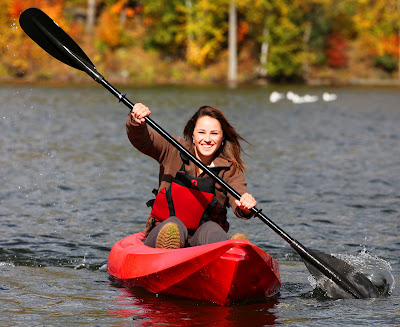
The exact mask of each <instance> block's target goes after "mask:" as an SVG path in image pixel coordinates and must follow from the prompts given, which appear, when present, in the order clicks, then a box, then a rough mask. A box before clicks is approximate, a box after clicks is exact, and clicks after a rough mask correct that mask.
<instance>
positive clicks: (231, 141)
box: [183, 106, 248, 174]
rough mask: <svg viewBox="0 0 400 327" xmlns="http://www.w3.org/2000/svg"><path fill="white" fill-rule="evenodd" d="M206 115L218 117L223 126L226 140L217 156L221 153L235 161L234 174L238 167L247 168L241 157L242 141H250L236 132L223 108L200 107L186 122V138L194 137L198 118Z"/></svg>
mask: <svg viewBox="0 0 400 327" xmlns="http://www.w3.org/2000/svg"><path fill="white" fill-rule="evenodd" d="M204 116H209V117H211V118H215V119H217V120H218V121H219V123H220V124H221V127H222V132H223V137H224V141H223V142H222V144H221V147H220V148H219V149H218V151H217V153H216V154H215V156H216V157H217V156H218V155H220V156H221V157H223V158H225V159H228V160H230V161H231V162H232V163H233V171H232V174H234V172H235V171H236V169H240V170H241V171H244V170H245V169H246V165H245V163H244V162H243V160H242V157H241V152H242V147H241V145H240V141H244V142H246V143H248V142H247V141H246V140H245V139H244V138H243V137H242V136H241V135H240V134H239V133H238V132H236V130H235V128H234V127H233V126H232V125H231V124H230V123H229V122H228V119H226V117H225V115H224V113H223V112H222V111H221V110H219V109H217V108H214V107H211V106H202V107H200V108H199V110H197V111H196V113H195V114H194V115H193V117H192V118H190V119H189V120H188V122H187V123H186V126H185V128H184V130H183V135H184V137H185V139H186V140H187V141H189V140H191V139H192V138H193V132H194V128H195V126H196V123H197V120H198V119H199V118H201V117H204ZM190 144H191V146H193V144H192V142H190Z"/></svg>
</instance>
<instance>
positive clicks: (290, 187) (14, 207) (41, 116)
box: [0, 85, 400, 326]
mask: <svg viewBox="0 0 400 327" xmlns="http://www.w3.org/2000/svg"><path fill="white" fill-rule="evenodd" d="M275 90H278V91H280V92H284V93H286V92H287V91H289V90H292V91H295V92H297V93H299V94H306V93H309V94H313V95H319V96H320V97H321V95H322V93H323V92H324V91H326V89H322V88H306V87H297V88H294V89H293V88H292V89H289V88H288V87H281V88H274V87H273V86H268V87H267V86H265V87H244V88H240V89H229V88H225V87H213V88H211V87H209V88H208V87H194V88H191V87H149V88H132V89H128V88H126V89H123V88H122V89H121V91H124V92H126V93H127V94H128V97H129V98H130V99H131V100H132V101H134V102H135V101H140V102H143V103H146V104H147V105H149V106H150V108H151V109H152V112H153V114H152V118H153V119H154V120H155V121H156V122H158V123H159V124H160V125H161V126H162V127H163V128H164V129H166V130H167V131H168V132H169V133H170V134H172V135H181V133H182V128H183V124H184V123H185V122H186V120H187V119H188V118H189V117H190V115H191V114H192V113H193V112H194V110H195V109H197V108H198V107H200V106H201V105H204V104H211V105H214V106H217V107H219V108H221V109H222V110H223V111H224V112H225V113H226V114H227V116H228V118H229V120H230V121H231V122H232V123H234V125H235V126H236V128H237V130H238V131H239V132H240V133H241V134H242V135H243V136H244V137H245V138H246V139H247V140H248V141H249V142H250V143H251V144H252V146H245V149H246V152H247V154H248V156H246V157H245V160H246V162H247V163H248V165H249V166H250V170H249V172H248V177H247V179H248V182H249V190H250V192H251V193H252V194H253V195H254V196H255V197H256V199H257V200H258V203H259V205H258V207H259V208H263V212H264V213H265V214H266V215H267V216H268V217H270V218H271V219H272V220H273V221H274V222H276V223H277V224H278V225H279V226H280V227H281V228H283V229H284V230H285V231H286V232H287V233H289V234H290V235H291V236H293V237H294V238H296V239H297V240H299V241H300V242H302V243H303V244H304V245H305V246H306V247H309V248H314V249H317V250H320V251H323V252H326V253H333V254H336V255H338V256H342V258H346V259H348V260H350V261H351V262H352V263H353V264H355V265H357V264H358V265H359V266H360V267H359V268H360V269H363V271H365V273H366V274H368V275H370V276H371V278H372V279H373V280H374V282H376V283H378V284H379V283H383V284H384V285H386V286H385V287H386V290H385V291H386V293H390V294H389V295H386V296H384V297H382V298H379V299H367V300H329V299H326V298H323V297H321V296H319V295H316V294H315V292H313V286H312V280H311V279H310V281H309V274H308V271H307V269H306V268H305V266H304V264H303V263H302V261H301V260H300V259H299V256H298V255H297V253H295V252H294V251H293V250H292V249H291V248H290V247H289V246H288V245H287V243H286V242H285V241H284V240H282V239H281V238H280V237H279V236H278V235H276V234H275V233H274V232H273V231H272V230H270V229H269V228H268V227H267V226H266V225H264V224H263V223H262V222H261V221H260V220H258V219H252V220H251V221H247V222H246V221H241V220H239V219H235V218H234V217H233V216H232V215H230V222H231V231H230V233H232V234H233V233H235V232H237V231H240V232H245V233H246V234H248V236H249V237H250V239H251V240H252V242H254V243H255V244H256V245H258V246H259V247H261V248H262V249H264V250H266V251H267V252H269V253H270V254H271V255H272V256H274V257H275V258H276V259H277V260H278V261H279V263H280V270H281V277H282V288H281V292H280V294H279V295H278V296H277V297H276V298H273V299H269V300H266V301H263V302H257V303H249V304H243V305H235V306H232V307H218V306H214V305H212V304H209V303H201V302H197V301H188V300H182V299H175V298H170V297H165V296H156V295H153V294H149V293H147V292H145V291H143V290H134V291H130V290H126V289H123V288H122V289H121V288H117V287H115V286H114V285H112V283H111V282H110V281H109V279H108V274H107V272H106V268H105V264H106V262H107V256H108V253H109V251H110V249H111V246H112V245H113V243H115V242H116V241H117V240H119V239H121V238H123V237H125V236H127V235H129V234H130V233H134V232H138V231H141V230H143V228H144V217H146V216H147V214H148V209H147V207H146V206H145V202H146V201H147V200H148V199H150V198H152V194H151V190H152V189H153V188H154V187H155V186H156V184H157V164H156V163H155V162H153V161H151V160H149V159H147V158H145V157H144V156H143V155H141V154H139V153H138V152H137V151H136V150H135V149H133V147H132V146H131V145H130V143H129V141H128V140H127V137H126V133H125V125H124V124H125V117H126V115H127V109H126V108H125V107H124V106H122V105H121V104H118V102H117V101H116V99H115V98H114V97H113V96H112V95H111V94H109V93H108V92H107V91H106V90H104V89H103V88H101V87H99V86H96V85H94V86H93V87H79V88H78V87H44V86H2V87H0V96H1V99H2V100H1V103H0V134H1V137H0V181H1V188H0V201H1V202H0V217H1V220H0V274H1V282H0V295H1V296H0V305H1V315H0V325H2V326H22V325H26V324H29V325H31V326H40V325H47V326H50V325H53V326H58V325H67V326H78V325H79V326H81V325H88V326H110V325H112V326H114V325H115V326H125V325H136V326H151V325H156V324H159V325H171V326H176V325H182V326H186V325H187V326H194V325H207V326H266V325H282V326H340V325H348V326H371V325H374V326H378V325H379V326H393V325H400V318H399V312H400V307H399V304H400V296H399V294H400V293H399V288H398V287H397V285H396V284H395V283H396V281H398V280H399V277H400V276H399V275H400V264H399V263H400V262H399V254H398V253H399V252H398V251H399V250H400V241H399V231H400V228H399V218H400V191H399V190H400V146H399V144H400V142H399V141H400V130H399V127H398V126H399V121H400V109H399V108H398V103H399V100H400V93H399V90H398V89H387V88H386V89H375V88H336V89H330V90H328V91H329V92H332V93H335V94H337V96H338V98H337V100H336V101H333V102H323V101H322V100H319V101H317V102H315V103H309V104H293V103H291V102H289V101H287V100H282V101H280V102H278V103H274V104H271V103H270V102H269V94H270V93H271V92H272V91H275Z"/></svg>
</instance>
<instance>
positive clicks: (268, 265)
mask: <svg viewBox="0 0 400 327" xmlns="http://www.w3.org/2000/svg"><path fill="white" fill-rule="evenodd" d="M143 237H144V233H137V234H133V235H130V236H128V237H125V238H123V239H122V240H120V241H118V242H117V243H115V244H114V246H113V247H112V249H111V252H110V255H109V258H108V264H107V271H108V273H109V274H110V275H111V277H113V278H114V279H116V280H117V281H118V282H119V283H120V284H121V285H123V286H125V287H137V286H140V287H143V288H145V289H147V290H148V291H150V292H152V293H156V294H167V295H174V296H180V297H184V298H191V299H197V300H206V301H211V302H214V303H216V304H219V305H229V304H232V303H233V302H235V301H238V300H243V299H250V298H260V297H269V296H273V295H274V294H276V293H277V292H278V291H279V288H280V286H281V280H280V275H279V265H278V262H277V261H276V260H275V259H274V258H272V257H271V256H270V255H269V254H268V253H266V252H264V251H263V250H261V249H260V248H258V247H257V246H255V245H253V244H252V243H250V242H248V241H245V240H228V241H224V242H219V243H213V244H207V245H202V246H196V247H189V248H183V249H176V250H168V249H155V248H151V247H148V246H146V245H144V244H143Z"/></svg>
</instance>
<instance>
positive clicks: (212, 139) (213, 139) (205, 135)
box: [193, 116, 223, 166]
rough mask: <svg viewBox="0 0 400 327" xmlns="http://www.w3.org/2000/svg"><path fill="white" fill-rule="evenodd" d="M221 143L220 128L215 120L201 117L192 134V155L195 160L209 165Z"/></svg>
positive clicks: (221, 133)
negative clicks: (194, 156)
mask: <svg viewBox="0 0 400 327" xmlns="http://www.w3.org/2000/svg"><path fill="white" fill-rule="evenodd" d="M222 142H223V132H222V127H221V124H220V123H219V121H218V120H217V119H215V118H211V117H209V116H203V117H201V118H199V119H198V120H197V123H196V126H195V129H194V132H193V144H194V145H195V147H194V150H195V151H194V153H195V155H196V157H197V158H199V159H200V160H201V161H202V162H203V163H205V164H206V165H207V166H209V165H211V163H212V160H213V159H214V155H215V153H216V152H217V151H218V150H219V148H220V147H221V144H222Z"/></svg>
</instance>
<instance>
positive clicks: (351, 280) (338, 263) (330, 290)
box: [304, 250, 379, 299]
mask: <svg viewBox="0 0 400 327" xmlns="http://www.w3.org/2000/svg"><path fill="white" fill-rule="evenodd" d="M309 252H310V253H311V254H312V255H313V256H314V257H315V258H317V259H318V260H319V261H320V262H322V263H323V264H324V265H325V266H327V267H328V268H329V269H330V270H331V271H333V272H334V273H335V274H336V275H337V276H340V279H341V281H342V283H343V284H344V285H345V286H346V288H347V289H348V290H351V293H353V294H351V293H350V292H349V291H348V290H346V289H344V288H343V287H341V286H340V285H338V283H336V282H334V281H332V280H331V279H330V278H328V277H327V276H326V275H325V274H323V273H322V272H321V271H320V270H318V269H317V268H316V267H314V266H313V265H312V264H311V263H310V262H308V261H307V260H304V263H305V265H306V266H307V268H308V270H309V271H310V273H311V274H312V275H313V276H314V278H315V280H316V282H317V285H318V287H319V288H321V289H322V290H323V291H324V292H325V293H326V295H327V296H328V297H330V298H333V299H348V298H354V297H355V295H356V297H357V298H377V297H379V291H378V289H377V288H376V287H375V285H374V284H372V282H371V281H370V280H369V279H368V278H367V277H366V276H365V275H363V274H362V273H360V272H359V271H357V270H356V269H354V267H353V266H351V265H349V264H348V263H347V262H345V261H343V260H340V259H338V258H336V257H334V256H332V255H329V254H326V253H323V252H320V251H316V250H309Z"/></svg>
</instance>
